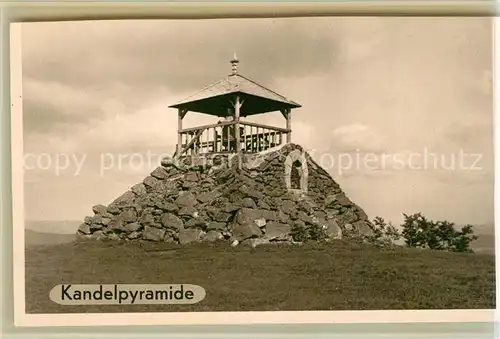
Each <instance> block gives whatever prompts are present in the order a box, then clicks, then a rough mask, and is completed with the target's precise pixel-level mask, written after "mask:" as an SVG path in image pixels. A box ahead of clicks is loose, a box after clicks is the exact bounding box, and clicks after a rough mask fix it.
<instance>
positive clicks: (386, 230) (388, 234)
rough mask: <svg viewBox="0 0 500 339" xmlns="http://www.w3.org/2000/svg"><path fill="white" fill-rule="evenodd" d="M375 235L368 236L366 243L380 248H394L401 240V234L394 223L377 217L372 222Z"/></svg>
mask: <svg viewBox="0 0 500 339" xmlns="http://www.w3.org/2000/svg"><path fill="white" fill-rule="evenodd" d="M372 231H373V234H371V235H367V236H366V237H365V238H366V241H367V242H369V243H371V244H373V245H376V246H379V247H393V246H395V244H396V241H398V240H399V239H400V238H401V234H400V232H399V231H398V230H397V228H396V227H394V226H393V225H392V223H390V222H389V223H386V221H385V220H384V218H382V217H375V218H374V219H373V221H372Z"/></svg>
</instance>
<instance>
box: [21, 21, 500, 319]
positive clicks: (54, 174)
mask: <svg viewBox="0 0 500 339" xmlns="http://www.w3.org/2000/svg"><path fill="white" fill-rule="evenodd" d="M17 37H18V38H19V39H20V41H19V42H18V46H19V48H18V50H19V52H20V55H19V56H18V57H19V59H18V61H17V64H19V65H20V70H19V71H18V72H17V73H15V74H19V75H20V76H21V78H20V79H19V82H18V83H19V86H18V88H19V89H20V90H21V91H22V93H19V98H20V99H19V100H18V101H17V102H19V103H20V106H15V107H13V113H12V114H13V116H16V117H18V118H16V119H17V120H16V121H19V122H20V123H19V124H18V126H15V124H13V130H12V135H13V138H14V136H17V140H19V141H20V142H19V143H17V142H13V143H12V147H13V152H14V149H17V150H18V152H20V153H19V154H21V157H22V168H18V171H20V173H22V174H21V175H22V183H21V186H20V187H22V202H21V203H20V204H18V205H17V206H18V207H19V206H21V207H22V208H21V209H17V210H15V211H14V214H15V215H18V219H17V220H21V221H22V223H18V224H15V225H14V229H15V232H14V244H15V246H19V247H18V250H17V251H15V253H14V255H15V257H14V260H15V267H14V269H15V270H16V272H18V273H17V275H15V277H17V278H18V280H16V281H15V285H16V288H18V289H19V291H20V292H19V293H17V294H16V298H17V299H16V300H15V303H16V307H19V308H20V309H22V311H21V312H24V313H25V314H26V315H55V316H57V315H58V314H75V315H78V314H115V315H118V314H123V315H125V314H126V313H135V314H137V313H138V312H142V313H144V314H146V313H148V314H150V313H169V314H172V313H178V314H181V315H182V314H183V313H190V314H192V313H193V312H194V313H196V314H198V313H199V314H200V315H199V317H203V314H207V315H210V314H213V313H218V312H245V314H249V317H250V316H251V315H252V314H253V313H256V314H257V313H258V314H260V316H261V317H262V318H265V317H267V315H266V314H270V315H269V316H271V317H272V314H273V313H274V312H278V311H330V312H332V313H331V314H332V315H331V316H330V317H331V319H333V320H332V321H334V319H335V317H334V314H337V313H333V312H338V311H403V310H408V311H409V310H455V311H457V310H466V311H467V312H468V311H470V312H473V310H476V311H480V310H481V311H485V310H493V309H495V307H496V306H495V248H494V247H495V231H494V200H493V196H494V194H493V193H494V157H493V150H494V149H493V141H494V134H493V98H494V94H493V85H492V83H493V81H492V74H493V40H492V39H493V19H491V18H487V17H484V18H479V17H478V18H473V17H469V18H468V17H460V18H459V17H428V18H423V17H294V18H258V19H250V18H248V19H247V18H245V19H243V18H241V19H204V20H109V21H106V20H102V21H90V20H89V21H60V22H32V23H22V24H20V28H19V34H17ZM11 64H13V61H12V60H11ZM14 95H17V94H16V93H13V96H14ZM14 109H18V111H14ZM13 119H14V118H13ZM16 127H17V128H16ZM13 140H14V139H13ZM264 311H266V312H265V313H260V312H264ZM247 312H250V313H247ZM467 312H465V313H463V314H465V315H466V314H467ZM363 314H364V313H363V312H361V313H359V320H357V321H359V322H363V321H366V317H369V316H368V315H363ZM367 314H368V313H367ZM471 314H472V313H471ZM179 317H180V316H179ZM325 317H328V316H326V315H325ZM171 319H172V318H171ZM176 319H180V318H176ZM207 319H208V318H207ZM295 319H297V320H296V321H297V322H301V321H306V320H304V319H305V318H302V320H301V316H299V315H296V316H295ZM328 319H329V318H328ZM464 319H466V318H464ZM136 320H137V321H139V320H140V319H138V318H137V319H136ZM218 321H224V320H220V319H219V320H218ZM408 321H410V322H411V319H408ZM228 322H230V320H228ZM249 322H250V320H249ZM306 322H307V321H306Z"/></svg>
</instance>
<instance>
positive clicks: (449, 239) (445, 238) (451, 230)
mask: <svg viewBox="0 0 500 339" xmlns="http://www.w3.org/2000/svg"><path fill="white" fill-rule="evenodd" d="M403 215H404V217H405V221H404V223H403V225H401V227H402V232H401V235H402V236H403V238H404V240H405V243H406V246H408V247H416V248H429V249H433V250H447V251H453V252H472V249H471V248H470V244H471V242H473V241H474V240H476V239H477V236H475V235H474V231H473V229H472V225H466V226H464V227H462V229H461V230H460V231H457V230H456V229H455V224H454V223H452V222H449V221H432V220H428V219H427V218H425V217H424V216H423V215H422V214H421V213H415V214H410V215H408V214H403Z"/></svg>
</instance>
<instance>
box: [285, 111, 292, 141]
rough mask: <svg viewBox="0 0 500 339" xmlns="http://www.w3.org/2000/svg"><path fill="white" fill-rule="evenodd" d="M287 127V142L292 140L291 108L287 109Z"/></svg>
mask: <svg viewBox="0 0 500 339" xmlns="http://www.w3.org/2000/svg"><path fill="white" fill-rule="evenodd" d="M286 129H287V130H288V134H287V135H286V143H287V144H289V143H291V142H292V111H291V110H290V109H287V110H286Z"/></svg>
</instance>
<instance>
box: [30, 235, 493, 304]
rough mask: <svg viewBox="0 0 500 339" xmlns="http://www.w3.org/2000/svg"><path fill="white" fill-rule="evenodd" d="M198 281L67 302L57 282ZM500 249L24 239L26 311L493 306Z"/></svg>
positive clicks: (350, 244)
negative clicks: (144, 301)
mask: <svg viewBox="0 0 500 339" xmlns="http://www.w3.org/2000/svg"><path fill="white" fill-rule="evenodd" d="M181 283H184V284H195V285H200V286H202V287H203V288H204V289H205V290H206V292H207V295H206V297H205V299H204V300H202V301H201V302H200V303H198V304H194V305H126V306H119V305H93V306H62V305H58V304H56V303H54V302H52V301H51V300H50V299H49V291H50V290H51V289H52V288H53V287H54V286H55V285H58V284H181ZM494 293H495V271H494V256H492V255H483V254H466V253H448V252H438V251H429V250H417V249H404V248H398V249H395V250H379V249H376V248H373V247H371V246H369V245H361V244H355V243H348V242H344V241H336V242H334V243H330V244H305V245H302V246H295V245H293V246H292V245H280V246H278V245H268V246H261V247H258V248H256V249H252V248H249V247H244V246H238V247H235V248H232V247H230V246H228V245H227V244H225V243H224V244H223V243H218V244H195V245H189V246H183V247H181V246H179V245H171V244H144V245H141V244H139V243H114V242H97V241H96V242H94V241H83V242H82V241H76V242H72V243H67V244H60V245H51V246H36V247H28V248H27V249H26V312H27V313H76V312H82V313H83V312H91V313H92V312H170V311H277V310H281V311H285V310H286V311H292V310H293V311H295V310H375V309H378V310H391V309H393V310H395V309H486V308H489V309H492V308H495V294H494Z"/></svg>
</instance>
